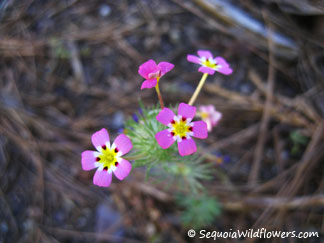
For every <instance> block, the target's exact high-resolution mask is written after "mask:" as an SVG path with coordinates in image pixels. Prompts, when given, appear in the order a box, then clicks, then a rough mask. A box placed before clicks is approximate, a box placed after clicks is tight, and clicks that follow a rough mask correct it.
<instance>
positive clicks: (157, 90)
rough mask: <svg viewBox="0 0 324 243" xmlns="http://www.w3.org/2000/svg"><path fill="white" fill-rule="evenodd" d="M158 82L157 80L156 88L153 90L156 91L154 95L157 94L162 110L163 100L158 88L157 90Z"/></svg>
mask: <svg viewBox="0 0 324 243" xmlns="http://www.w3.org/2000/svg"><path fill="white" fill-rule="evenodd" d="M159 80H160V78H157V83H156V86H155V90H156V93H157V95H158V97H159V101H160V106H161V109H163V108H164V103H163V98H162V95H161V92H160V88H159Z"/></svg>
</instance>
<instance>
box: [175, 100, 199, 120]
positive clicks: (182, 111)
mask: <svg viewBox="0 0 324 243" xmlns="http://www.w3.org/2000/svg"><path fill="white" fill-rule="evenodd" d="M195 114H196V107H195V106H191V105H188V104H185V103H180V105H179V107H178V115H181V116H182V117H185V118H191V119H193V118H194V116H195Z"/></svg>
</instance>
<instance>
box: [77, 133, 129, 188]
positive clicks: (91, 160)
mask: <svg viewBox="0 0 324 243" xmlns="http://www.w3.org/2000/svg"><path fill="white" fill-rule="evenodd" d="M91 140H92V144H93V146H94V147H95V148H96V149H97V151H90V150H86V151H84V152H83V153H82V155H81V156H82V158H81V164H82V169H84V170H92V169H95V168H97V171H96V173H95V175H94V177H93V184H95V185H98V186H102V187H108V186H109V185H110V183H111V179H112V172H114V174H115V176H116V177H117V178H118V179H119V180H123V179H124V178H125V177H126V176H127V175H128V174H129V172H130V171H131V169H132V165H131V163H129V162H128V161H127V160H125V159H123V158H122V157H121V156H122V155H124V154H127V153H128V152H129V151H130V150H131V149H132V147H133V145H132V142H131V140H130V139H129V138H128V137H127V136H126V135H124V134H120V135H119V136H118V137H117V138H116V139H115V141H114V142H113V143H112V144H111V145H110V140H109V134H108V132H107V130H106V129H105V128H103V129H101V130H100V131H98V132H95V133H94V134H93V135H92V138H91Z"/></svg>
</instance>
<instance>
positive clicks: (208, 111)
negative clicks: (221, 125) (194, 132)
mask: <svg viewBox="0 0 324 243" xmlns="http://www.w3.org/2000/svg"><path fill="white" fill-rule="evenodd" d="M198 110H199V111H198V112H197V115H198V116H199V117H201V118H202V120H203V121H205V122H206V123H207V129H208V131H209V132H210V131H211V130H212V128H213V127H215V126H217V124H218V122H219V120H220V119H221V118H222V113H220V112H219V111H217V110H216V109H215V107H214V106H213V105H206V106H204V105H202V106H200V107H199V108H198Z"/></svg>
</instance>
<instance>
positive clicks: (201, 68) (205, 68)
mask: <svg viewBox="0 0 324 243" xmlns="http://www.w3.org/2000/svg"><path fill="white" fill-rule="evenodd" d="M198 71H199V72H202V73H208V74H210V75H213V74H214V73H215V70H214V69H212V68H209V67H200V68H199V69H198Z"/></svg>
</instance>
